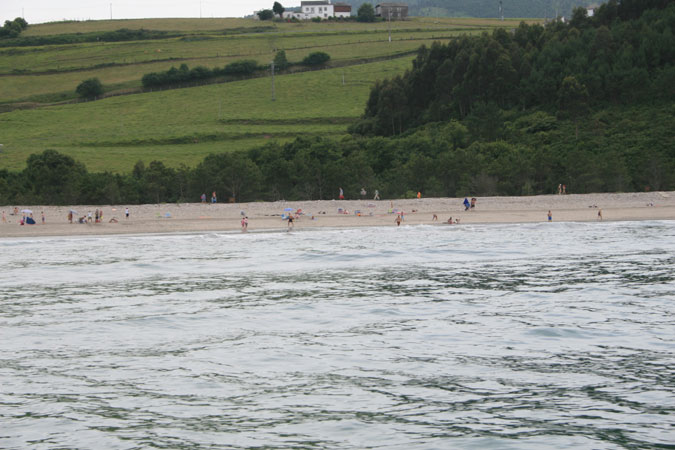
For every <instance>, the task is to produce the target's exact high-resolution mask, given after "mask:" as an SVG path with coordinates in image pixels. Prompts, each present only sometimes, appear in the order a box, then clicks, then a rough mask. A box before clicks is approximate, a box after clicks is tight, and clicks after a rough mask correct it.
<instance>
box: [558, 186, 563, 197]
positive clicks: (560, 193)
mask: <svg viewBox="0 0 675 450" xmlns="http://www.w3.org/2000/svg"><path fill="white" fill-rule="evenodd" d="M558 195H562V184H559V185H558Z"/></svg>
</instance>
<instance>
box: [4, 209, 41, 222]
mask: <svg viewBox="0 0 675 450" xmlns="http://www.w3.org/2000/svg"><path fill="white" fill-rule="evenodd" d="M9 215H10V216H17V217H18V216H19V208H18V207H16V206H15V207H14V209H13V210H12V212H10V213H9ZM40 218H41V220H42V224H43V225H44V224H45V222H46V218H45V212H44V211H40ZM2 223H7V215H6V214H5V211H2ZM18 223H19V225H35V224H36V223H37V222H35V218H33V211H31V210H29V209H24V210H22V211H21V219H19V222H18Z"/></svg>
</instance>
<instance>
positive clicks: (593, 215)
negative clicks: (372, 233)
mask: <svg viewBox="0 0 675 450" xmlns="http://www.w3.org/2000/svg"><path fill="white" fill-rule="evenodd" d="M463 200H464V199H463V198H422V199H409V200H378V201H373V200H369V199H366V200H321V201H298V202H286V201H278V202H255V203H232V204H226V203H217V204H210V203H180V204H159V205H115V206H111V205H103V206H100V205H99V206H90V205H73V206H39V205H38V206H31V205H7V206H2V207H0V211H4V213H5V218H6V222H0V237H4V238H11V237H27V236H76V235H110V234H141V233H189V232H217V231H240V230H241V219H242V217H243V216H242V213H243V214H245V215H246V216H247V217H248V222H249V223H248V231H250V232H253V231H264V230H275V229H286V228H287V227H288V224H287V222H286V221H285V220H283V219H282V218H281V215H282V214H285V213H286V212H285V210H287V209H288V208H290V209H291V210H292V211H297V210H302V214H301V215H300V216H299V218H297V219H296V220H295V223H294V226H295V229H303V228H313V227H362V226H392V227H395V226H397V225H396V223H395V219H396V216H397V212H399V211H403V212H404V220H403V222H402V224H401V226H406V225H407V226H410V225H420V224H429V225H433V224H439V225H445V226H447V220H448V219H449V218H450V217H452V218H453V220H454V219H459V226H461V225H463V224H479V223H483V224H487V223H532V222H547V220H548V219H547V213H548V211H549V210H550V211H551V214H552V220H553V222H571V221H575V222H584V221H598V220H599V218H598V211H599V210H602V217H603V220H604V221H625V220H673V219H675V192H648V193H624V194H580V195H539V196H532V197H480V198H478V199H477V203H476V207H475V208H474V209H473V210H470V211H465V210H464V206H463V205H462V201H463ZM127 206H128V208H129V213H130V214H129V218H128V219H126V218H125V211H124V210H125V207H127ZM15 207H16V208H18V210H19V211H21V210H23V209H30V210H32V211H33V217H34V218H35V221H36V225H23V226H22V225H20V224H19V222H20V220H21V216H22V214H21V213H19V215H18V216H17V215H13V214H12V212H13V211H14V208H15ZM97 208H98V209H100V210H102V211H103V221H102V222H101V223H87V224H78V223H72V224H70V223H68V218H67V216H68V211H69V210H71V209H73V210H75V211H77V214H76V215H75V216H76V217H80V216H86V215H87V213H89V212H91V213H92V215H93V214H94V211H95V210H96V209H97ZM340 210H342V213H340V212H339V211H340ZM345 211H346V212H347V213H345ZM42 212H44V215H45V223H44V224H43V223H42V220H41V213H42ZM359 212H360V215H359ZM434 214H436V215H437V216H438V221H432V218H433V215H434ZM112 218H114V219H116V220H117V222H110V219H112Z"/></svg>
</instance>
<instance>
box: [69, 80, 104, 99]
mask: <svg viewBox="0 0 675 450" xmlns="http://www.w3.org/2000/svg"><path fill="white" fill-rule="evenodd" d="M75 92H76V93H77V95H79V96H80V97H82V98H96V97H99V96H100V95H102V94H103V85H102V84H101V80H99V79H98V78H89V79H87V80H84V81H83V82H82V83H80V84H79V85H78V86H77V88H76V89H75Z"/></svg>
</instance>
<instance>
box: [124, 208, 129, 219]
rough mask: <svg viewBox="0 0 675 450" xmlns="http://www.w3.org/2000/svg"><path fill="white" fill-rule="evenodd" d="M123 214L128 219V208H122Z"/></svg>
mask: <svg viewBox="0 0 675 450" xmlns="http://www.w3.org/2000/svg"><path fill="white" fill-rule="evenodd" d="M124 216H125V217H126V218H127V219H128V218H129V208H124Z"/></svg>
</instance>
